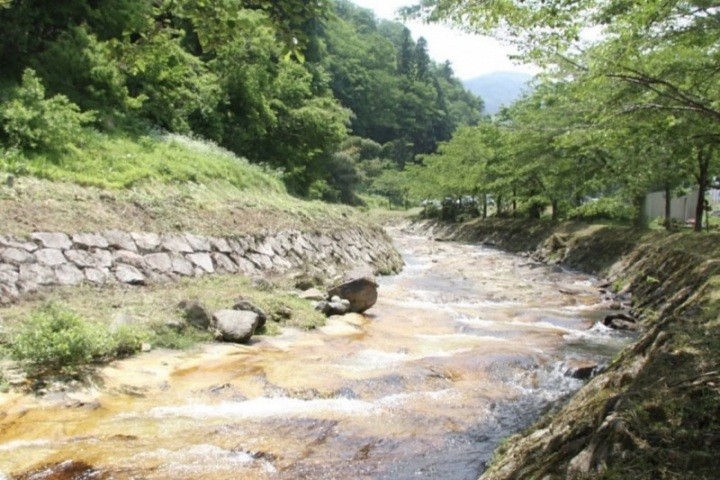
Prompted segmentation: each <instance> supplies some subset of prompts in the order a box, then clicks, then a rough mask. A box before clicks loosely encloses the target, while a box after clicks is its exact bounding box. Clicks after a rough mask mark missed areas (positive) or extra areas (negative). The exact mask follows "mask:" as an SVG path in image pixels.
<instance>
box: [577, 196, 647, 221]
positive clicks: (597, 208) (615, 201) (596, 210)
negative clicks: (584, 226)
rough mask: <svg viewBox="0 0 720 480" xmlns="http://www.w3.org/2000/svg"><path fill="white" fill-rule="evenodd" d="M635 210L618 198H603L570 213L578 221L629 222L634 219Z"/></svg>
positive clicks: (587, 203)
mask: <svg viewBox="0 0 720 480" xmlns="http://www.w3.org/2000/svg"><path fill="white" fill-rule="evenodd" d="M633 215H634V211H633V208H632V207H631V206H630V205H628V204H627V202H624V201H623V200H621V199H619V198H617V197H603V198H599V199H597V200H593V201H589V202H586V203H584V204H583V205H580V206H579V207H575V208H573V209H572V210H570V211H569V212H568V216H569V217H570V218H575V219H577V220H587V221H594V220H613V221H620V222H629V221H630V220H632V219H633Z"/></svg>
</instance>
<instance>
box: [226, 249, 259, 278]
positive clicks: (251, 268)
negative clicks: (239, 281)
mask: <svg viewBox="0 0 720 480" xmlns="http://www.w3.org/2000/svg"><path fill="white" fill-rule="evenodd" d="M230 258H232V259H233V261H234V262H235V263H237V266H238V268H239V269H240V271H241V272H242V273H244V274H245V275H252V274H253V273H255V272H257V267H256V266H255V265H254V264H253V263H252V262H251V261H250V260H248V259H247V258H245V257H243V256H242V255H238V254H237V253H232V254H230Z"/></svg>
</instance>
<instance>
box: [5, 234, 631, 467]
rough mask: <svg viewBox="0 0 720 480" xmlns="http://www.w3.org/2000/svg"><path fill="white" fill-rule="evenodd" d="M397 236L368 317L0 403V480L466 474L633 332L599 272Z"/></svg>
mask: <svg viewBox="0 0 720 480" xmlns="http://www.w3.org/2000/svg"><path fill="white" fill-rule="evenodd" d="M396 243H397V246H398V248H399V249H400V250H401V252H403V254H404V256H405V260H406V263H407V265H406V268H405V270H404V272H403V273H402V274H400V275H398V276H394V277H387V278H383V279H381V288H380V299H379V301H378V304H377V305H376V306H375V307H373V308H372V309H371V310H369V311H368V312H367V315H366V316H365V317H362V316H359V315H358V316H349V317H344V318H337V319H331V320H329V321H328V324H327V326H325V327H323V328H321V329H319V330H318V331H315V332H300V331H294V330H288V331H286V332H285V333H284V334H283V335H281V336H278V337H272V338H260V339H258V340H256V341H254V342H253V344H252V345H250V346H232V345H222V344H212V345H206V346H203V347H202V348H199V349H197V350H195V351H192V352H182V353H178V352H168V351H155V352H151V353H149V354H145V355H142V356H140V357H137V358H133V359H129V360H125V361H121V362H116V363H114V364H112V365H110V366H108V367H107V368H105V369H103V370H102V372H100V374H99V375H98V378H97V379H96V386H95V387H94V388H86V389H84V390H83V391H81V392H73V393H67V394H61V395H57V394H56V395H51V396H49V398H48V397H44V398H38V399H36V398H30V397H20V396H17V395H15V396H13V395H4V396H0V408H1V411H0V479H2V478H3V477H12V476H21V475H23V477H22V478H88V479H90V478H120V479H125V478H128V479H129V478H147V479H196V478H202V479H230V478H233V479H235V478H242V479H266V478H268V479H275V478H277V479H300V478H307V479H363V478H368V479H382V478H387V479H410V478H412V479H418V478H421V479H422V478H426V479H429V478H433V479H435V478H443V479H474V478H477V476H478V475H479V473H480V472H481V471H482V469H483V467H484V462H486V461H487V460H488V459H489V458H490V455H491V452H492V450H493V448H494V447H495V446H496V445H497V443H498V442H499V441H500V440H501V439H502V438H503V437H504V436H506V435H508V434H509V433H512V432H514V431H517V430H518V429H520V428H523V427H524V426H526V425H527V424H528V423H529V422H531V421H532V420H534V419H535V418H537V416H538V415H539V414H540V412H542V410H543V409H544V408H546V406H547V405H548V404H549V403H551V402H553V401H555V400H557V399H558V398H560V397H562V396H564V395H566V394H567V393H569V392H572V391H573V390H575V389H577V388H579V387H580V385H581V382H579V381H577V380H574V379H570V378H567V377H565V376H564V375H563V372H564V371H565V369H566V368H567V366H568V365H569V364H572V363H574V362H577V361H578V360H581V359H592V360H594V361H600V362H602V361H603V360H604V359H606V358H608V356H609V355H611V354H612V353H614V352H615V351H616V350H617V349H619V348H620V347H621V346H622V345H623V344H624V343H625V342H626V340H625V339H624V338H622V337H618V336H616V335H615V334H613V333H612V332H610V331H607V330H606V329H604V328H603V327H600V326H597V325H596V324H595V322H594V319H596V318H598V316H599V315H601V312H600V311H599V310H600V308H601V306H600V305H599V300H600V297H599V295H598V293H597V291H596V289H595V288H594V287H593V283H594V280H593V279H592V278H590V277H587V276H585V275H580V274H575V273H569V272H562V271H558V270H552V269H551V268H549V267H545V266H540V265H537V264H535V263H533V262H531V261H529V260H528V259H525V258H521V257H517V256H512V255H508V254H504V253H501V252H498V251H495V250H491V249H487V248H484V247H478V246H469V245H460V244H452V243H436V242H431V241H429V240H426V239H423V238H419V237H410V236H402V235H400V234H398V235H397V236H396ZM563 292H565V293H563ZM27 472H31V473H27Z"/></svg>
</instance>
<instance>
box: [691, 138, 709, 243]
mask: <svg viewBox="0 0 720 480" xmlns="http://www.w3.org/2000/svg"><path fill="white" fill-rule="evenodd" d="M710 156H711V155H710V154H709V153H707V152H705V149H704V148H702V147H700V148H699V149H698V154H697V167H698V170H697V175H695V179H696V180H697V186H698V198H697V203H696V204H695V225H694V226H693V230H694V231H696V232H702V222H703V214H704V213H705V192H706V191H707V187H708V170H709V169H710Z"/></svg>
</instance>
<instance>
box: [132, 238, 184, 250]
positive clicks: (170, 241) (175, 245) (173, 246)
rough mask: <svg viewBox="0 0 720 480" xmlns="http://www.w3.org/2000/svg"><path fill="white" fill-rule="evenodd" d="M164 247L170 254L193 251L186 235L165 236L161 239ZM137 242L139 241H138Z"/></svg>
mask: <svg viewBox="0 0 720 480" xmlns="http://www.w3.org/2000/svg"><path fill="white" fill-rule="evenodd" d="M160 240H161V243H162V247H163V248H164V249H165V250H167V251H170V252H176V253H192V252H193V249H192V247H191V246H190V244H189V243H188V241H187V239H186V238H185V236H184V235H163V236H162V237H160ZM136 241H137V240H136Z"/></svg>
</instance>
